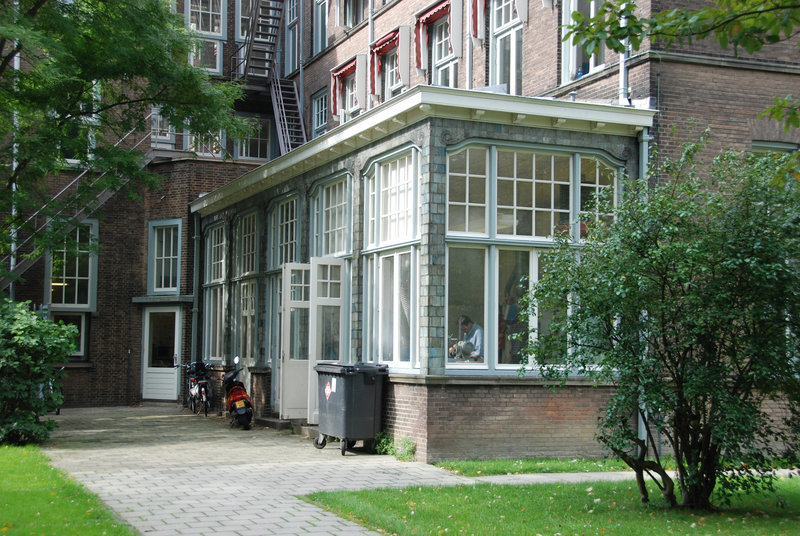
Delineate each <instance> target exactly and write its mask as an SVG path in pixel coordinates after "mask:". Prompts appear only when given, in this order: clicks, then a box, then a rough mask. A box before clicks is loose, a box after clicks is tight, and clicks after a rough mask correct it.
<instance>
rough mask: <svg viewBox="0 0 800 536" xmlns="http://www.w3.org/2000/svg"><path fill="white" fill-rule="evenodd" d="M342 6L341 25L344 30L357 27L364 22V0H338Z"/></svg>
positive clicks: (365, 3)
mask: <svg viewBox="0 0 800 536" xmlns="http://www.w3.org/2000/svg"><path fill="white" fill-rule="evenodd" d="M339 3H340V4H344V5H343V6H342V15H341V16H342V25H343V26H345V27H346V28H353V27H354V26H358V25H359V24H361V23H362V22H364V21H365V20H366V17H365V13H364V12H365V11H366V7H367V2H366V0H339Z"/></svg>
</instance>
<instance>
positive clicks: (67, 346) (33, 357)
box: [0, 298, 77, 445]
mask: <svg viewBox="0 0 800 536" xmlns="http://www.w3.org/2000/svg"><path fill="white" fill-rule="evenodd" d="M76 334H77V330H76V328H75V327H74V326H67V325H64V324H56V323H55V322H52V321H50V320H47V319H45V318H44V317H43V316H42V315H41V314H39V313H36V312H33V311H31V310H30V303H29V302H21V303H17V302H14V301H12V300H10V299H8V298H3V299H2V300H0V443H11V444H15V445H24V444H26V443H33V442H40V441H44V440H45V439H47V437H48V436H49V434H50V431H51V430H53V428H55V422H53V421H52V420H45V421H42V420H40V417H41V416H43V415H45V414H46V413H47V412H48V411H53V410H55V409H56V408H57V407H58V406H59V405H60V404H61V402H62V396H61V394H60V392H59V389H56V388H52V387H57V386H58V383H59V376H60V373H59V372H58V371H56V370H55V369H54V368H53V366H52V365H53V364H55V363H61V362H64V361H66V360H67V358H68V356H69V354H70V352H71V349H72V344H73V341H74V339H75V335H76Z"/></svg>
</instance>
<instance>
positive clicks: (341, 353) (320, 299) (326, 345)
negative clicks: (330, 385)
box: [306, 257, 348, 424]
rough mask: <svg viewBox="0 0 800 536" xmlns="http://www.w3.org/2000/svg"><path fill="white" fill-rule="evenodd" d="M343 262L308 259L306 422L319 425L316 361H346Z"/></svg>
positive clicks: (326, 259)
mask: <svg viewBox="0 0 800 536" xmlns="http://www.w3.org/2000/svg"><path fill="white" fill-rule="evenodd" d="M344 268H345V266H344V259H338V258H335V257H312V258H311V329H310V334H311V342H310V347H311V353H310V357H309V361H308V416H307V417H306V418H307V419H308V423H309V424H319V392H318V391H319V390H318V389H317V372H316V371H315V370H314V366H315V365H316V363H317V361H346V358H347V354H346V348H347V343H348V334H347V333H346V332H345V320H346V314H345V295H346V293H347V292H346V289H347V285H346V284H345V283H346V280H345V274H344V272H345V269H344Z"/></svg>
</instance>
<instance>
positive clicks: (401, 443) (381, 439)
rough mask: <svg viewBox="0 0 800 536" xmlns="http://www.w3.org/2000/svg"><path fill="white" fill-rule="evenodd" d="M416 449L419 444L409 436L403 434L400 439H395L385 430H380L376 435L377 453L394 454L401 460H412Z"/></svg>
mask: <svg viewBox="0 0 800 536" xmlns="http://www.w3.org/2000/svg"><path fill="white" fill-rule="evenodd" d="M416 450H417V446H416V445H415V444H414V441H412V440H411V438H410V437H408V436H403V437H401V438H399V439H393V438H391V437H389V436H388V435H386V433H385V432H380V433H379V434H378V435H377V436H376V437H375V452H376V453H378V454H387V455H389V456H394V457H395V458H397V459H398V460H400V461H401V462H410V461H411V460H413V459H414V453H415V452H416Z"/></svg>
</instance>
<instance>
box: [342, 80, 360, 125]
mask: <svg viewBox="0 0 800 536" xmlns="http://www.w3.org/2000/svg"><path fill="white" fill-rule="evenodd" d="M342 89H343V93H344V95H343V97H344V106H343V107H342V112H343V116H344V121H343V122H344V123H346V122H348V121H350V120H352V119H355V118H356V117H358V115H359V114H360V113H361V105H360V104H359V102H358V97H359V92H358V80H357V76H356V73H353V74H351V75H350V76H348V77H347V78H345V79H344V81H343V82H342Z"/></svg>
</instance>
